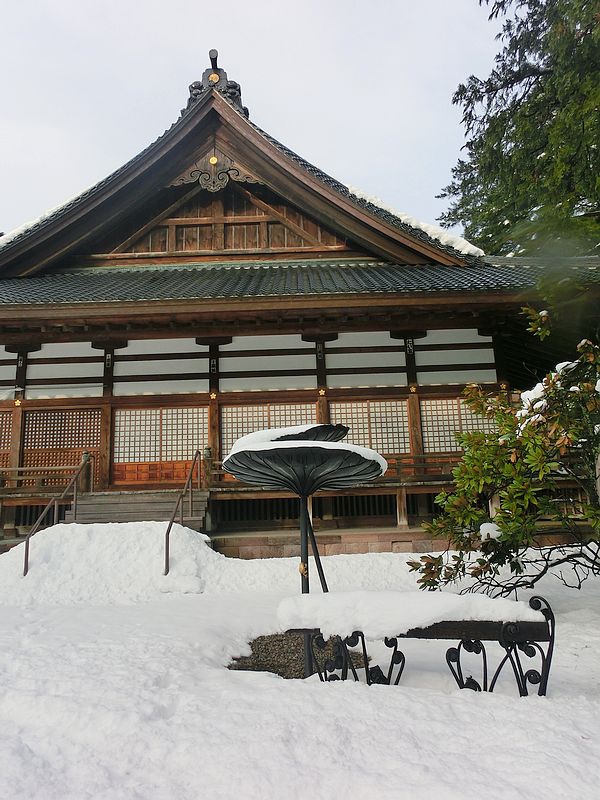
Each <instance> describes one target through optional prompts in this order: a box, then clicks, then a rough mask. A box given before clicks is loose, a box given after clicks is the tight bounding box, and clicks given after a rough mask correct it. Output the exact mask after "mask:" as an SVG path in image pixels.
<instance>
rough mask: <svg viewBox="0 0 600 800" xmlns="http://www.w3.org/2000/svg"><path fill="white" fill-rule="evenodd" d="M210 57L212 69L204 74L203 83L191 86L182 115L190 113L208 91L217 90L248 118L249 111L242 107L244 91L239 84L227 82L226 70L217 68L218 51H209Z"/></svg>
mask: <svg viewBox="0 0 600 800" xmlns="http://www.w3.org/2000/svg"><path fill="white" fill-rule="evenodd" d="M208 57H209V58H210V67H209V68H208V69H205V70H204V72H203V73H202V80H201V81H194V83H192V84H191V85H190V99H189V100H188V104H187V106H186V107H185V108H184V109H183V111H182V112H181V113H182V114H185V112H186V111H189V110H190V108H192V106H194V105H195V104H196V103H197V102H198V101H199V100H200V98H201V97H204V95H205V94H206V92H207V91H209V90H210V89H216V90H217V91H218V92H220V94H222V95H223V96H224V97H226V98H227V99H228V100H229V102H230V103H231V104H232V105H234V106H235V107H236V108H238V109H239V110H240V111H241V112H242V114H244V116H246V117H247V116H248V109H247V108H246V107H245V106H243V105H242V89H241V87H240V85H239V83H236V82H235V81H230V80H227V73H226V72H225V70H224V69H221V67H219V66H217V59H218V58H219V52H218V50H214V49H212V50H209V51H208Z"/></svg>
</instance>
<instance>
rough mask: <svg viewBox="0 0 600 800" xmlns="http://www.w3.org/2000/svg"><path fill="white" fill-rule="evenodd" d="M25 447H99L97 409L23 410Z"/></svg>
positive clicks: (82, 448) (74, 448) (83, 448)
mask: <svg viewBox="0 0 600 800" xmlns="http://www.w3.org/2000/svg"><path fill="white" fill-rule="evenodd" d="M23 447H24V449H25V450H39V449H58V448H61V449H71V450H76V449H81V450H82V451H83V450H94V449H97V448H98V447H100V409H97V408H90V409H77V410H73V411H67V410H64V411H26V412H25V420H24V432H23Z"/></svg>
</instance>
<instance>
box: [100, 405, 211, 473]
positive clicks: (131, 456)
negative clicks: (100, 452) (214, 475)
mask: <svg viewBox="0 0 600 800" xmlns="http://www.w3.org/2000/svg"><path fill="white" fill-rule="evenodd" d="M207 437H208V409H207V408H134V409H118V410H117V411H115V435H114V459H113V460H114V462H115V463H117V464H119V463H126V462H150V461H190V460H191V459H192V458H193V457H194V453H195V452H196V450H197V449H200V450H202V449H203V448H204V447H205V446H206V443H207Z"/></svg>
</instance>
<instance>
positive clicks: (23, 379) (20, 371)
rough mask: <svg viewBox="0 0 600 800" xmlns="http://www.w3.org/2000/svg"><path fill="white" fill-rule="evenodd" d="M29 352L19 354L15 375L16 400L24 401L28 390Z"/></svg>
mask: <svg viewBox="0 0 600 800" xmlns="http://www.w3.org/2000/svg"><path fill="white" fill-rule="evenodd" d="M28 353H29V351H28V350H23V351H19V353H17V372H16V375H15V399H18V400H22V399H23V397H24V396H25V390H26V389H27V362H28Z"/></svg>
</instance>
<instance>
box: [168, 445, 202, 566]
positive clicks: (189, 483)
mask: <svg viewBox="0 0 600 800" xmlns="http://www.w3.org/2000/svg"><path fill="white" fill-rule="evenodd" d="M201 463H202V453H201V451H200V450H196V452H195V453H194V458H193V460H192V463H191V466H190V469H189V472H188V476H187V480H186V482H185V485H184V487H183V489H182V490H181V491H180V492H179V495H178V496H177V500H176V501H175V507H174V509H173V513H172V514H171V519H170V520H169V524H168V526H167V530H166V532H165V571H164V573H163V574H164V575H168V574H169V567H170V564H169V560H170V551H169V548H170V539H171V528H172V527H173V524H174V522H175V518H176V517H177V512H179V521H180V523H181V525H183V501H184V499H185V496H186V494H188V492H189V511H190V517H191V516H192V514H193V506H194V485H193V478H194V469H195V468H196V464H197V465H198V491H200V489H201V488H202V469H201Z"/></svg>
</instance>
